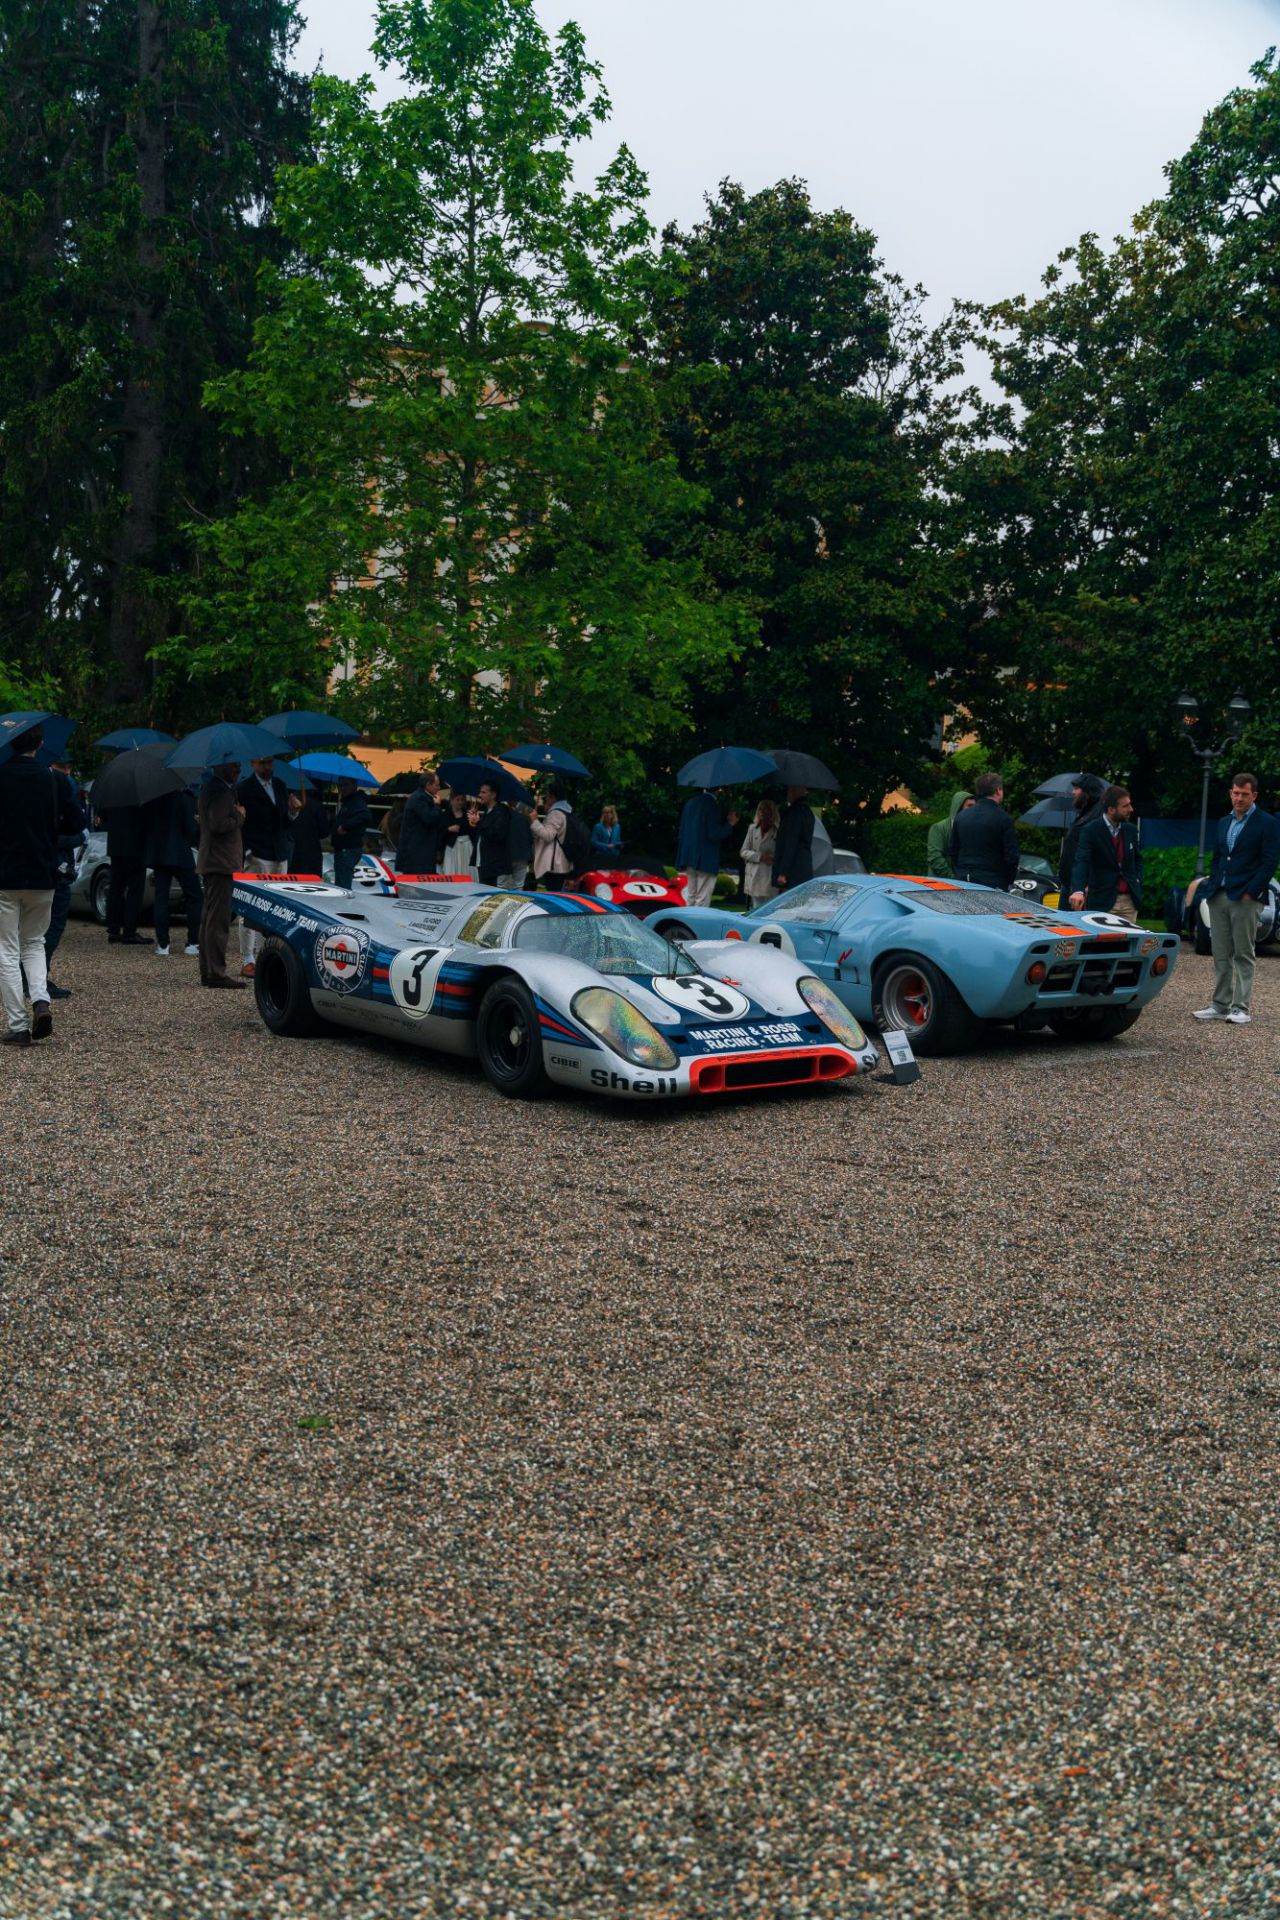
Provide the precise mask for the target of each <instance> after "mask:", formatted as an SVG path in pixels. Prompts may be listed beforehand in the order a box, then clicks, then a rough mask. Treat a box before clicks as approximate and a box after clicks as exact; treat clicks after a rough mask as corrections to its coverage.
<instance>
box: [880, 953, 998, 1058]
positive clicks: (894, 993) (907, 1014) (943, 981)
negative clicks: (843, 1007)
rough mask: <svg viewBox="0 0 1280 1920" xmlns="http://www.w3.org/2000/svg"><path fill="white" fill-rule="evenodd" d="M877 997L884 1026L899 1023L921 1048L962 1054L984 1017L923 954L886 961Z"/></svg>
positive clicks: (904, 1031)
mask: <svg viewBox="0 0 1280 1920" xmlns="http://www.w3.org/2000/svg"><path fill="white" fill-rule="evenodd" d="M872 997H873V1000H874V1004H875V1010H876V1024H877V1026H878V1027H879V1028H880V1029H881V1031H882V1032H883V1030H884V1029H885V1028H886V1027H888V1028H890V1029H891V1030H892V1029H893V1028H895V1027H896V1028H899V1029H900V1030H901V1031H902V1032H903V1033H905V1034H906V1036H907V1038H908V1040H910V1042H911V1045H912V1047H913V1048H914V1049H915V1051H916V1052H917V1053H963V1052H964V1050H965V1049H966V1048H967V1047H971V1046H972V1045H973V1043H974V1041H975V1040H976V1039H977V1037H978V1027H979V1022H978V1021H977V1020H976V1019H975V1018H974V1016H973V1014H972V1013H971V1012H970V1011H969V1008H968V1007H967V1006H966V1005H965V1003H964V1001H963V1000H962V999H961V997H960V995H959V994H958V993H957V991H956V989H955V988H954V987H953V986H952V984H951V982H950V980H948V979H947V976H946V974H945V973H943V972H941V971H940V969H939V968H937V967H935V966H934V964H933V962H932V961H931V960H925V959H922V958H921V957H920V956H919V955H918V954H908V953H900V954H895V955H893V956H892V957H891V958H890V959H888V960H885V961H883V962H882V963H881V965H880V966H879V967H878V968H877V970H876V977H875V984H874V987H873V990H872Z"/></svg>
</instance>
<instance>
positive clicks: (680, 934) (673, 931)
mask: <svg viewBox="0 0 1280 1920" xmlns="http://www.w3.org/2000/svg"><path fill="white" fill-rule="evenodd" d="M656 931H657V932H658V933H660V934H661V935H662V937H663V939H664V940H696V939H697V937H698V936H697V934H696V933H695V932H694V930H693V928H692V927H686V925H685V923H684V921H683V920H660V921H659V922H658V925H657V928H656Z"/></svg>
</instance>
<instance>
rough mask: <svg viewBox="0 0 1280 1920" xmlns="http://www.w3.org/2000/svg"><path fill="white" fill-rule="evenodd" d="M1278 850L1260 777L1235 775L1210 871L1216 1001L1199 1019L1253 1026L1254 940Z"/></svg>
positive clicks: (1272, 820) (1275, 833) (1210, 929)
mask: <svg viewBox="0 0 1280 1920" xmlns="http://www.w3.org/2000/svg"><path fill="white" fill-rule="evenodd" d="M1278 853H1280V846H1278V845H1277V825H1276V820H1275V817H1274V816H1273V815H1272V814H1269V813H1264V812H1263V811H1262V809H1261V807H1260V806H1259V805H1258V776H1257V775H1256V774H1254V773H1237V774H1236V775H1235V776H1234V778H1233V779H1232V782H1231V811H1230V813H1229V814H1228V815H1227V817H1226V819H1225V820H1219V822H1218V841H1217V845H1216V846H1215V848H1214V850H1213V865H1212V866H1211V867H1210V869H1209V892H1208V900H1209V931H1210V933H1211V935H1212V938H1213V1001H1212V1003H1211V1004H1210V1005H1209V1006H1207V1007H1200V1008H1198V1009H1197V1012H1196V1016H1195V1017H1196V1019H1197V1020H1229V1021H1230V1022H1231V1024H1232V1025H1233V1026H1236V1027H1247V1026H1248V1024H1249V1020H1250V1017H1251V1016H1250V1013H1249V1002H1250V1000H1251V999H1252V997H1253V972H1254V953H1253V943H1254V939H1255V937H1256V935H1257V931H1258V918H1259V916H1260V914H1261V912H1262V902H1263V899H1264V897H1265V895H1266V891H1267V882H1268V880H1270V878H1271V876H1272V874H1273V873H1274V872H1275V869H1276V856H1277V854H1278Z"/></svg>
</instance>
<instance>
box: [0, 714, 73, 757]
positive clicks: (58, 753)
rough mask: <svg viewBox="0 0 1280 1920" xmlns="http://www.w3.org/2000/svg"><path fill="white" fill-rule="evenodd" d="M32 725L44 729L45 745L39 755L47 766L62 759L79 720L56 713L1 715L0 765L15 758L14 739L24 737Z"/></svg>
mask: <svg viewBox="0 0 1280 1920" xmlns="http://www.w3.org/2000/svg"><path fill="white" fill-rule="evenodd" d="M32 727H41V728H43V730H44V745H43V747H41V749H40V751H39V753H38V755H37V758H38V760H39V762H40V765H41V766H42V767H48V766H51V765H52V764H53V762H54V761H55V760H61V758H62V756H63V755H64V753H65V752H66V750H67V742H68V740H69V739H70V738H71V736H72V734H73V733H74V732H75V730H76V723H75V721H74V720H64V719H63V718H62V717H61V715H60V714H56V713H5V714H0V766H3V765H4V763H5V761H6V760H10V759H12V757H13V754H12V747H13V742H14V741H15V740H19V739H21V737H22V735H23V734H24V733H30V731H31V729H32Z"/></svg>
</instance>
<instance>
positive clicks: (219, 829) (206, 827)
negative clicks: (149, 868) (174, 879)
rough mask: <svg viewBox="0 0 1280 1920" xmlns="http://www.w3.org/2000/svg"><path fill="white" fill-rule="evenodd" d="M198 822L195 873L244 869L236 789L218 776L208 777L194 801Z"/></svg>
mask: <svg viewBox="0 0 1280 1920" xmlns="http://www.w3.org/2000/svg"><path fill="white" fill-rule="evenodd" d="M196 818H197V819H198V820H199V822H200V850H199V852H198V853H197V854H196V872H197V873H239V872H240V871H241V870H242V868H243V867H244V841H243V840H242V839H241V837H240V813H239V807H238V804H237V801H236V790H235V788H234V787H230V786H228V785H227V783H226V781H225V780H224V779H223V778H222V777H221V775H220V774H216V773H215V774H211V775H210V776H209V779H208V780H207V781H206V783H205V785H204V786H203V787H201V789H200V797H199V799H198V800H197V801H196Z"/></svg>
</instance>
